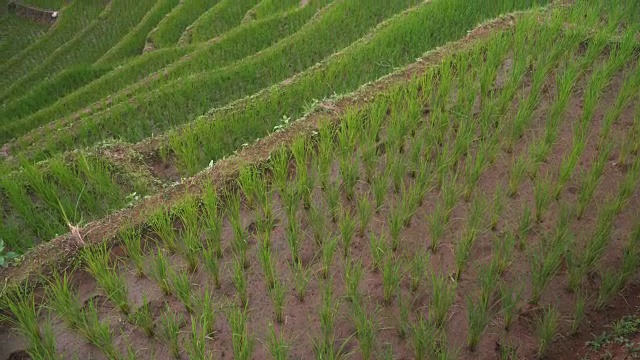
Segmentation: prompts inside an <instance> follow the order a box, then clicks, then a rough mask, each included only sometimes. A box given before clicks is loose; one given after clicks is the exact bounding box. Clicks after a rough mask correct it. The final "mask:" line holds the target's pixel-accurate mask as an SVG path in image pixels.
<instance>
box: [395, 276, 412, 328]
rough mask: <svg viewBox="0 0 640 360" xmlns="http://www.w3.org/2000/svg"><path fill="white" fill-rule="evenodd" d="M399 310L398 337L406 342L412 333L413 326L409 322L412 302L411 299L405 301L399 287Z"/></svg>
mask: <svg viewBox="0 0 640 360" xmlns="http://www.w3.org/2000/svg"><path fill="white" fill-rule="evenodd" d="M398 309H399V312H400V319H399V321H398V329H397V331H398V336H399V337H400V339H402V340H404V339H405V338H406V337H407V335H409V332H410V331H411V326H410V325H411V324H410V322H409V314H410V312H411V302H410V301H409V299H405V297H404V295H402V289H401V288H400V287H398Z"/></svg>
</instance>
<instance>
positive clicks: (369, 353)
mask: <svg viewBox="0 0 640 360" xmlns="http://www.w3.org/2000/svg"><path fill="white" fill-rule="evenodd" d="M351 321H352V322H353V324H354V325H355V327H356V333H355V335H356V337H357V338H358V345H359V346H360V352H361V354H362V359H363V360H370V359H372V358H373V352H374V350H375V349H374V347H375V341H376V321H375V314H371V315H369V314H367V311H366V310H365V309H364V307H363V306H362V305H361V304H360V303H359V302H358V301H354V302H353V304H352V311H351Z"/></svg>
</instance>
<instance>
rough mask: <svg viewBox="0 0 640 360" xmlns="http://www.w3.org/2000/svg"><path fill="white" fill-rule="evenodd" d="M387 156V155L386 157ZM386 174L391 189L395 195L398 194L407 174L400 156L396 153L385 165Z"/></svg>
mask: <svg viewBox="0 0 640 360" xmlns="http://www.w3.org/2000/svg"><path fill="white" fill-rule="evenodd" d="M388 156H389V155H388ZM387 166H388V172H389V174H390V176H391V183H392V184H393V189H394V191H395V192H396V194H397V193H399V192H400V190H401V189H402V187H403V186H404V177H405V175H406V174H407V168H406V164H405V161H404V159H403V158H402V154H400V153H396V154H395V155H394V157H393V158H391V159H389V162H388V163H387Z"/></svg>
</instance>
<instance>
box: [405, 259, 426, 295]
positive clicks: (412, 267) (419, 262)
mask: <svg viewBox="0 0 640 360" xmlns="http://www.w3.org/2000/svg"><path fill="white" fill-rule="evenodd" d="M428 266H429V254H428V253H424V252H423V251H416V253H415V254H414V255H413V258H412V259H411V262H410V264H409V279H410V280H411V285H410V289H411V292H416V291H418V288H419V287H420V282H421V280H422V278H423V276H424V273H425V271H426V269H427V267H428Z"/></svg>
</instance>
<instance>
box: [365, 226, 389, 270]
mask: <svg viewBox="0 0 640 360" xmlns="http://www.w3.org/2000/svg"><path fill="white" fill-rule="evenodd" d="M369 250H370V251H371V262H372V267H373V271H374V272H377V271H379V270H380V269H381V268H382V262H383V261H384V257H385V255H386V253H387V242H386V241H385V239H384V236H383V234H380V235H376V234H374V233H370V234H369Z"/></svg>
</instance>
